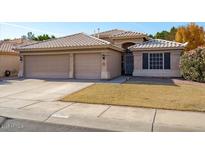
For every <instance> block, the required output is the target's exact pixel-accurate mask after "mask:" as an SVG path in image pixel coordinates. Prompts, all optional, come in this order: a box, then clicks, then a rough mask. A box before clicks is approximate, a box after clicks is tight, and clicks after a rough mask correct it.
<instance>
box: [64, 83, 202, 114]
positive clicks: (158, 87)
mask: <svg viewBox="0 0 205 154" xmlns="http://www.w3.org/2000/svg"><path fill="white" fill-rule="evenodd" d="M62 100H63V101H69V102H81V103H93V104H111V105H125V106H136V107H149V108H160V109H174V110H188V111H205V85H200V84H186V83H173V84H172V83H171V84H170V83H157V84H156V83H150V82H135V81H128V82H126V83H124V84H95V85H92V86H90V87H88V88H86V89H83V90H81V91H79V92H76V93H73V94H71V95H68V96H65V97H64V98H63V99H62Z"/></svg>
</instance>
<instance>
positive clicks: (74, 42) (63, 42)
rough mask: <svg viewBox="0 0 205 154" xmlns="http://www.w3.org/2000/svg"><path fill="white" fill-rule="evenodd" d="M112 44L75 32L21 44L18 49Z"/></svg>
mask: <svg viewBox="0 0 205 154" xmlns="http://www.w3.org/2000/svg"><path fill="white" fill-rule="evenodd" d="M105 45H110V42H108V41H105V40H102V39H98V38H96V37H93V36H89V35H86V34H84V33H78V34H73V35H69V36H65V37H60V38H55V39H50V40H46V41H42V42H38V43H34V44H30V45H25V46H21V47H19V48H17V50H18V49H50V48H72V47H92V46H105Z"/></svg>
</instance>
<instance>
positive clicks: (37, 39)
mask: <svg viewBox="0 0 205 154" xmlns="http://www.w3.org/2000/svg"><path fill="white" fill-rule="evenodd" d="M53 38H55V36H54V35H51V36H49V35H48V34H43V35H39V36H37V37H35V38H34V40H35V41H43V40H49V39H53Z"/></svg>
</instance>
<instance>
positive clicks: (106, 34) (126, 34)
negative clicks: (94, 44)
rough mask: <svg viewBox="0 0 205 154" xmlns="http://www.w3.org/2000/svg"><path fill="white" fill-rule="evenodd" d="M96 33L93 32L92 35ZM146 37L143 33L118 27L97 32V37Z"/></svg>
mask: <svg viewBox="0 0 205 154" xmlns="http://www.w3.org/2000/svg"><path fill="white" fill-rule="evenodd" d="M96 35H97V34H95V35H94V34H93V35H92V36H96ZM141 36H142V37H147V35H146V34H144V33H139V32H133V31H125V30H119V29H113V30H109V31H104V32H100V33H99V38H107V37H110V38H122V37H123V38H128V37H141Z"/></svg>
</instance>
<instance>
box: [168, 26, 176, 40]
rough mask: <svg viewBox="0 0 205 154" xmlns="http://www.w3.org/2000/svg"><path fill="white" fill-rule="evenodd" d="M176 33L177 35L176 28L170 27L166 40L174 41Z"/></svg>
mask: <svg viewBox="0 0 205 154" xmlns="http://www.w3.org/2000/svg"><path fill="white" fill-rule="evenodd" d="M176 33H177V28H175V27H172V28H171V30H170V32H169V36H168V40H170V41H174V40H175V36H176Z"/></svg>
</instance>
